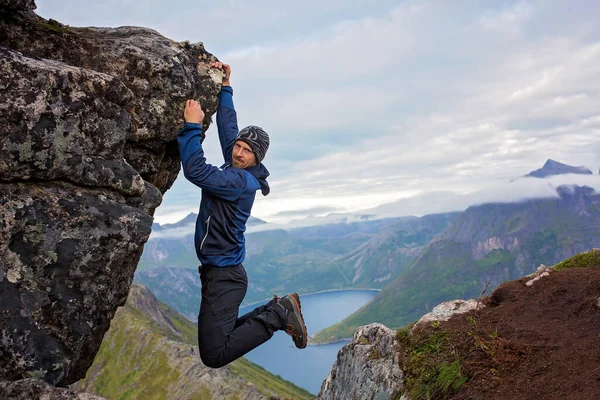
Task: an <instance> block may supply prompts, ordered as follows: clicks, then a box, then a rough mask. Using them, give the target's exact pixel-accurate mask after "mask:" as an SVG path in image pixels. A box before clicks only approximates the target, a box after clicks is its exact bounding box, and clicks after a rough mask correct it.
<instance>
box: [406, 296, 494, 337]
mask: <svg viewBox="0 0 600 400" xmlns="http://www.w3.org/2000/svg"><path fill="white" fill-rule="evenodd" d="M478 307H479V308H480V309H481V308H483V304H481V303H480V302H478V301H477V300H475V299H469V300H466V301H465V300H452V301H446V302H444V303H441V304H438V305H437V306H435V307H433V310H431V312H430V313H427V314H425V315H423V316H422V317H421V318H420V319H419V321H417V323H416V324H415V325H414V326H413V328H412V330H417V329H419V328H422V327H424V326H426V325H428V324H431V323H433V322H436V321H448V320H449V319H450V318H452V317H453V316H454V315H458V314H465V313H468V312H470V311H473V310H476V309H478Z"/></svg>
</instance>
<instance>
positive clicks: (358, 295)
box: [240, 290, 377, 394]
mask: <svg viewBox="0 0 600 400" xmlns="http://www.w3.org/2000/svg"><path fill="white" fill-rule="evenodd" d="M376 294H377V290H336V291H331V292H322V293H314V294H308V295H301V297H300V301H301V303H302V315H303V316H304V320H305V322H306V326H307V328H308V334H309V336H310V335H314V334H315V333H317V331H320V330H321V329H324V328H327V327H328V326H331V325H333V324H335V323H337V322H339V321H341V320H342V319H344V318H346V317H347V316H348V315H350V314H352V313H353V312H354V311H356V310H358V309H359V308H360V307H362V306H363V305H365V304H366V303H368V302H369V300H371V298H372V297H373V296H375V295H376ZM255 306H256V305H251V306H246V307H242V308H241V309H240V315H243V314H244V313H247V312H249V311H252V309H254V307H255ZM347 343H348V341H347V340H345V341H341V342H337V343H332V344H326V345H319V346H312V345H309V346H307V347H306V348H305V349H302V350H300V349H297V348H296V347H295V346H294V343H293V342H292V339H291V338H290V337H289V336H288V335H286V334H285V333H284V332H283V331H279V332H276V333H275V335H273V338H271V340H269V341H268V342H267V343H264V344H263V345H261V346H259V347H257V348H256V349H254V350H252V351H251V352H250V353H248V354H246V358H247V359H249V360H250V361H252V362H254V363H256V364H258V365H260V366H262V367H263V368H265V369H266V370H267V371H269V372H271V373H273V374H275V375H280V376H281V377H282V378H284V379H287V380H288V381H290V382H293V383H295V384H296V385H298V386H300V387H302V388H304V389H306V390H308V391H309V392H311V393H314V394H317V393H318V392H319V390H320V389H321V383H323V380H324V379H325V378H327V375H328V374H329V371H331V367H332V366H333V363H334V362H335V360H336V357H337V353H338V351H339V350H340V349H341V348H342V347H343V346H344V345H346V344H347Z"/></svg>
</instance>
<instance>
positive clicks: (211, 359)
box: [200, 352, 227, 368]
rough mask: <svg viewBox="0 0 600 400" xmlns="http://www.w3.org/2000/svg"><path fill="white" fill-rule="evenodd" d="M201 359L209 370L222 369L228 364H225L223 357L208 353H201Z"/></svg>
mask: <svg viewBox="0 0 600 400" xmlns="http://www.w3.org/2000/svg"><path fill="white" fill-rule="evenodd" d="M200 359H201V360H202V363H203V364H204V365H206V366H207V367H209V368H221V367H224V366H225V365H226V364H227V363H225V362H223V359H222V357H220V356H219V355H215V354H210V353H208V354H207V353H206V352H204V353H203V352H200Z"/></svg>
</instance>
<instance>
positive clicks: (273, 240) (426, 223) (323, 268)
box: [135, 213, 458, 321]
mask: <svg viewBox="0 0 600 400" xmlns="http://www.w3.org/2000/svg"><path fill="white" fill-rule="evenodd" d="M456 215H458V214H456V213H449V214H439V215H431V216H424V217H404V218H395V219H388V220H377V221H364V222H354V223H349V224H332V225H319V226H315V227H306V228H298V229H292V230H289V231H286V230H268V231H259V232H254V233H250V234H248V235H247V236H246V244H247V246H246V260H245V261H244V266H245V268H246V271H247V273H248V279H249V287H248V293H247V295H246V299H245V303H244V304H248V303H252V302H255V301H260V300H263V299H266V298H269V297H271V296H272V295H273V294H274V293H278V294H283V293H289V292H294V291H297V292H300V293H311V292H317V291H322V290H329V289H345V288H382V287H384V286H385V285H386V284H387V283H388V282H390V281H391V280H393V279H394V278H395V277H396V276H397V275H398V274H399V273H400V272H401V271H402V270H403V268H405V267H407V266H408V265H410V264H411V262H412V261H413V260H414V259H415V258H416V256H417V255H418V254H419V251H420V249H421V248H422V247H423V246H425V245H426V244H427V243H428V242H429V241H430V240H431V239H433V237H434V236H435V235H436V234H438V233H440V232H442V231H443V230H444V229H445V228H446V227H448V226H449V224H450V222H451V221H452V220H453V219H454V218H455V217H456ZM188 247H189V250H188ZM146 249H148V250H146ZM146 249H144V253H146V251H149V252H152V253H153V254H154V257H155V258H156V261H155V262H154V265H156V264H159V265H161V266H160V267H155V268H146V269H142V268H140V269H138V270H137V271H136V274H135V281H136V282H138V283H141V284H143V285H147V286H148V287H149V288H150V290H152V292H153V293H155V294H156V296H157V297H158V298H159V299H160V300H161V301H164V302H165V303H167V304H169V306H170V307H172V308H174V309H175V310H177V311H178V312H180V313H182V314H183V315H185V316H186V317H188V318H190V319H191V320H192V321H195V320H196V317H197V313H198V304H199V303H200V279H199V277H198V272H197V267H194V268H191V269H181V268H174V266H180V265H181V264H182V262H184V261H185V260H188V261H187V262H188V264H187V265H192V266H196V265H197V260H196V259H195V252H194V250H193V239H192V238H191V237H189V236H188V237H183V238H164V239H152V240H150V241H149V242H148V243H147V244H146ZM184 253H185V254H184ZM161 254H167V255H169V256H168V257H164V258H162V259H158V258H157V257H156V255H161ZM171 254H174V256H171ZM143 258H144V255H143V256H142V259H143Z"/></svg>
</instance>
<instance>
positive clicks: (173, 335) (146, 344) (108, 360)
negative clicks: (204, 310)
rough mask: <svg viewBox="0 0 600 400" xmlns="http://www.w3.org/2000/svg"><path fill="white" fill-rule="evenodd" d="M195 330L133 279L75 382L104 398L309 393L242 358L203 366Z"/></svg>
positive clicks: (299, 396)
mask: <svg viewBox="0 0 600 400" xmlns="http://www.w3.org/2000/svg"><path fill="white" fill-rule="evenodd" d="M196 332H197V329H196V327H195V326H194V324H193V323H191V322H189V321H188V320H187V319H185V318H183V317H182V316H180V315H178V314H177V313H176V312H174V311H172V310H171V309H169V308H168V307H167V306H165V305H164V304H162V303H160V302H158V300H156V298H155V297H154V296H153V295H152V294H151V293H150V292H149V291H148V290H147V289H146V288H145V287H143V286H140V285H136V284H134V285H133V286H132V290H131V292H130V295H129V299H128V300H127V303H126V305H125V306H124V307H121V308H120V309H119V310H118V311H117V313H116V314H115V317H114V319H113V320H112V321H111V328H110V330H109V331H108V332H107V333H106V334H105V336H104V341H103V342H102V346H101V347H100V350H99V351H98V353H97V355H96V358H95V360H94V363H93V365H92V366H91V368H90V369H89V370H88V373H87V376H86V378H85V379H84V380H82V381H80V382H78V383H77V384H76V387H77V389H79V390H83V391H87V392H92V393H96V394H98V395H101V396H103V397H106V398H107V399H241V398H246V397H248V396H252V397H253V398H256V397H257V396H258V395H262V396H264V398H269V397H270V396H280V397H281V398H289V399H292V398H293V399H309V398H313V397H314V396H312V395H311V394H310V393H308V392H307V391H306V390H304V389H302V388H299V387H297V386H296V385H294V384H292V383H290V382H288V381H285V380H283V379H282V378H280V377H278V376H274V375H272V374H271V373H269V372H267V371H266V370H264V369H263V368H262V367H260V366H258V365H256V364H253V363H251V362H250V361H248V360H246V359H244V358H242V359H239V360H237V361H235V362H233V363H232V364H230V365H229V366H227V367H223V368H220V369H210V368H207V367H205V366H204V365H202V363H201V361H200V357H199V354H198V349H197V347H196V343H197V339H196Z"/></svg>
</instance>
